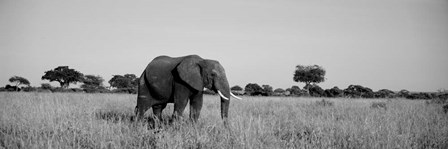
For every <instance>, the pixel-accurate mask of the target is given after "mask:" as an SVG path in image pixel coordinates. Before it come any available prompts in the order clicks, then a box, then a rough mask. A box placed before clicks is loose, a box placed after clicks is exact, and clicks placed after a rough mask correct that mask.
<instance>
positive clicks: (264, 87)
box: [261, 85, 274, 96]
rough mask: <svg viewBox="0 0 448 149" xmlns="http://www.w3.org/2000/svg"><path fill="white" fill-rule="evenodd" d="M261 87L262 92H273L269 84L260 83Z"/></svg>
mask: <svg viewBox="0 0 448 149" xmlns="http://www.w3.org/2000/svg"><path fill="white" fill-rule="evenodd" d="M261 87H262V88H263V93H264V94H265V95H267V96H271V95H272V94H273V93H274V91H273V88H272V86H270V85H262V86H261Z"/></svg>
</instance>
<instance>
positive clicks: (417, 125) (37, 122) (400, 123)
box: [0, 92, 448, 149]
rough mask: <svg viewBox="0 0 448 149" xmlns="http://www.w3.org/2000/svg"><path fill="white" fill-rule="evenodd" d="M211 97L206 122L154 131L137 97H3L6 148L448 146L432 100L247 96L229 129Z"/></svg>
mask: <svg viewBox="0 0 448 149" xmlns="http://www.w3.org/2000/svg"><path fill="white" fill-rule="evenodd" d="M204 98H205V101H204V106H203V108H202V113H201V118H200V119H199V122H197V123H195V124H192V123H190V122H189V121H188V120H179V121H175V122H172V123H169V122H166V124H161V125H160V126H158V127H155V128H153V127H152V126H148V123H146V122H135V121H133V119H134V114H133V110H134V107H135V105H136V95H127V94H81V93H80V94H77V93H53V94H52V93H8V92H2V93H0V148H2V147H3V148H170V149H171V148H356V149H358V148H448V115H447V114H445V113H443V112H442V109H441V105H437V104H425V102H424V101H418V100H414V101H411V100H402V99H389V100H380V99H378V100H375V99H326V100H324V101H322V98H292V97H244V98H245V100H243V101H238V100H232V101H231V107H230V120H229V126H228V127H225V126H224V125H223V122H222V120H221V118H220V115H219V107H220V106H219V99H218V97H215V96H205V97H204ZM172 111H173V105H172V104H169V105H168V107H167V109H165V110H164V115H165V117H166V118H165V119H169V117H170V115H171V113H172ZM150 115H152V112H151V110H150V111H148V112H147V113H146V116H147V117H149V116H150ZM184 116H185V117H186V119H187V118H188V108H186V111H185V112H184Z"/></svg>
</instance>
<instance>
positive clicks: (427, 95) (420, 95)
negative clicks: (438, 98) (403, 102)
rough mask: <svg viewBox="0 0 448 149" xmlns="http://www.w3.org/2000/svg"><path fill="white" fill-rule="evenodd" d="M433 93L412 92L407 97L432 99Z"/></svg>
mask: <svg viewBox="0 0 448 149" xmlns="http://www.w3.org/2000/svg"><path fill="white" fill-rule="evenodd" d="M432 98H433V97H432V95H431V94H430V93H423V92H420V93H411V94H409V95H408V96H406V99H432Z"/></svg>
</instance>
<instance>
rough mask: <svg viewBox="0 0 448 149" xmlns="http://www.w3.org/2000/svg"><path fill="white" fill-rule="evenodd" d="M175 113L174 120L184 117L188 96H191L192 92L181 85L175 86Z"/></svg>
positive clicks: (176, 84)
mask: <svg viewBox="0 0 448 149" xmlns="http://www.w3.org/2000/svg"><path fill="white" fill-rule="evenodd" d="M174 88H175V90H174V96H173V98H174V112H173V119H177V118H180V117H182V113H183V112H184V110H185V106H187V103H188V96H190V94H191V93H190V90H189V89H188V88H187V87H185V86H184V85H182V84H180V83H175V84H174Z"/></svg>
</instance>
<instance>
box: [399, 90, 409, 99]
mask: <svg viewBox="0 0 448 149" xmlns="http://www.w3.org/2000/svg"><path fill="white" fill-rule="evenodd" d="M409 93H410V92H409V91H408V90H401V91H399V92H398V93H397V97H401V98H406V97H408V96H409Z"/></svg>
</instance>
